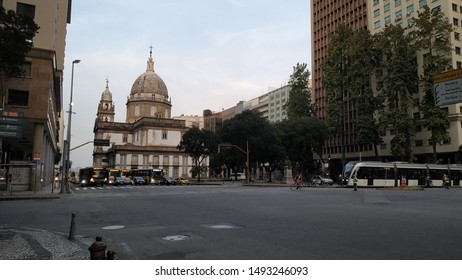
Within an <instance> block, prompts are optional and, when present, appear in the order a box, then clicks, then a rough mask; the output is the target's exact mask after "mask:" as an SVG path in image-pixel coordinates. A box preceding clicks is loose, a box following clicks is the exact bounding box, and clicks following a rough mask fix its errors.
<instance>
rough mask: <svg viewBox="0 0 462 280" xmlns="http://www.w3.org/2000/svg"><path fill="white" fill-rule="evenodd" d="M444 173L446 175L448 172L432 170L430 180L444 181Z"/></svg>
mask: <svg viewBox="0 0 462 280" xmlns="http://www.w3.org/2000/svg"><path fill="white" fill-rule="evenodd" d="M444 173H446V170H444V169H430V178H432V179H434V180H442V178H443V175H444Z"/></svg>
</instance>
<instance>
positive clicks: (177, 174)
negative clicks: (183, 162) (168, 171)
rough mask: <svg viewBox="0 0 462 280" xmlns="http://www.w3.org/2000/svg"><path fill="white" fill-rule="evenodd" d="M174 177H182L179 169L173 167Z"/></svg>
mask: <svg viewBox="0 0 462 280" xmlns="http://www.w3.org/2000/svg"><path fill="white" fill-rule="evenodd" d="M173 177H175V178H176V177H180V171H179V168H178V167H176V166H175V167H173Z"/></svg>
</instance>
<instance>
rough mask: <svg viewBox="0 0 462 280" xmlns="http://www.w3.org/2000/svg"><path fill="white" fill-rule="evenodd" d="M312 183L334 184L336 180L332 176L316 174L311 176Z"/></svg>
mask: <svg viewBox="0 0 462 280" xmlns="http://www.w3.org/2000/svg"><path fill="white" fill-rule="evenodd" d="M311 183H312V184H314V185H330V186H332V184H334V181H333V180H332V179H330V178H327V177H323V176H320V175H315V176H313V177H311Z"/></svg>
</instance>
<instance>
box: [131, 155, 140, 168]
mask: <svg viewBox="0 0 462 280" xmlns="http://www.w3.org/2000/svg"><path fill="white" fill-rule="evenodd" d="M134 165H138V156H137V155H132V162H131V166H134Z"/></svg>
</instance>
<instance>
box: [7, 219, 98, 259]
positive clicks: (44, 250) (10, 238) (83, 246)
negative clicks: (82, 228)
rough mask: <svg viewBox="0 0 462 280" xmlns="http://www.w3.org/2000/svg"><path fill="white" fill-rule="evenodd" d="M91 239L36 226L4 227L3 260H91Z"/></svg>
mask: <svg viewBox="0 0 462 280" xmlns="http://www.w3.org/2000/svg"><path fill="white" fill-rule="evenodd" d="M93 242H94V240H92V239H91V238H87V237H84V236H75V240H74V241H71V240H69V239H68V237H67V236H66V235H65V234H64V233H58V232H50V231H45V230H40V229H32V228H12V227H0V248H1V250H0V260H89V259H90V251H89V250H88V248H89V247H90V245H91V244H92V243H93Z"/></svg>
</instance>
